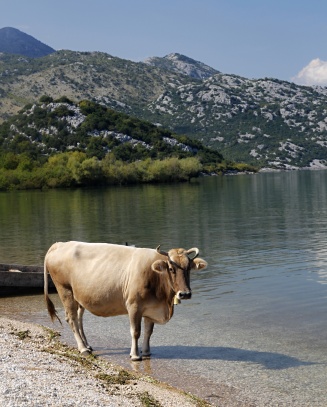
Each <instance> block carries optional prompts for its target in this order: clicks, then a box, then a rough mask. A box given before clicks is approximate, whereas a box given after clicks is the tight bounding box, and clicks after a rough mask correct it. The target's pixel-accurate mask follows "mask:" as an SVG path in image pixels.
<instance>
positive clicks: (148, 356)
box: [142, 352, 151, 359]
mask: <svg viewBox="0 0 327 407" xmlns="http://www.w3.org/2000/svg"><path fill="white" fill-rule="evenodd" d="M142 357H143V359H144V358H145V359H150V357H151V353H150V352H148V353H142Z"/></svg>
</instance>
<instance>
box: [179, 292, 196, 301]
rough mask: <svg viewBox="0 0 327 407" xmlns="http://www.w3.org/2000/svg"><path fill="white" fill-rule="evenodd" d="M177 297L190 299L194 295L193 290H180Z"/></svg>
mask: <svg viewBox="0 0 327 407" xmlns="http://www.w3.org/2000/svg"><path fill="white" fill-rule="evenodd" d="M176 297H177V298H178V299H179V300H189V299H190V298H191V297H192V292H191V291H178V293H177V294H176Z"/></svg>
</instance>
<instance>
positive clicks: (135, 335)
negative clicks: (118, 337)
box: [128, 308, 142, 361]
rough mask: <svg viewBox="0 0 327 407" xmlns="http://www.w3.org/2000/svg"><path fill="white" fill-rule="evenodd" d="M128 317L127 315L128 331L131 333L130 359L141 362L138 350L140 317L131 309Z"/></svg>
mask: <svg viewBox="0 0 327 407" xmlns="http://www.w3.org/2000/svg"><path fill="white" fill-rule="evenodd" d="M128 315H129V323H130V331H131V336H132V347H131V352H130V357H131V360H133V361H136V360H142V357H141V356H140V353H139V348H138V341H139V339H140V335H141V321H142V315H140V313H139V312H138V311H137V310H135V309H133V308H132V309H129V310H128Z"/></svg>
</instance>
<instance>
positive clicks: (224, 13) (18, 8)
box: [0, 0, 327, 85]
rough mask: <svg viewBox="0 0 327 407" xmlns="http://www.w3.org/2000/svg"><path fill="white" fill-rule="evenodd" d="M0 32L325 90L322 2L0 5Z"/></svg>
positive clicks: (325, 6)
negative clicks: (173, 58)
mask: <svg viewBox="0 0 327 407" xmlns="http://www.w3.org/2000/svg"><path fill="white" fill-rule="evenodd" d="M0 10H1V11H0V28H3V27H14V28H17V29H19V30H21V31H23V32H25V33H27V34H30V35H32V36H33V37H35V38H36V39H38V40H40V41H42V42H44V43H46V44H47V45H49V46H51V47H53V48H54V49H56V50H59V49H70V50H74V51H103V52H107V53H108V54H111V55H113V56H117V57H120V58H124V59H129V60H133V61H142V60H144V59H145V58H147V57H150V56H159V57H163V56H165V55H167V54H169V53H171V52H178V53H181V54H184V55H186V56H188V57H191V58H193V59H195V60H198V61H201V62H204V63H205V64H207V65H209V66H211V67H213V68H215V69H217V70H219V71H221V72H223V73H229V74H236V75H240V76H244V77H246V78H264V77H272V78H277V79H283V80H288V81H291V80H294V81H295V82H297V83H301V84H315V83H316V84H323V85H327V41H326V40H327V1H325V0H310V1H309V0H306V1H304V0H198V1H195V0H93V1H88V0H75V1H74V0H52V1H50V0H29V1H26V0H0Z"/></svg>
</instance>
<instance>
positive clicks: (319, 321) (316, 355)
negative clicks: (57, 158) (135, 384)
mask: <svg viewBox="0 0 327 407" xmlns="http://www.w3.org/2000/svg"><path fill="white" fill-rule="evenodd" d="M0 230H1V233H0V262H2V263H19V264H40V265H41V264H42V263H43V258H44V255H45V253H46V251H47V249H48V248H49V246H50V245H51V244H52V243H54V242H55V241H66V240H82V241H89V242H96V241H101V242H111V243H121V244H125V242H128V243H130V244H135V245H136V246H139V247H153V248H155V247H156V246H157V245H159V244H160V245H161V247H162V249H163V250H168V249H170V248H172V247H177V246H178V247H184V248H187V249H188V248H190V247H194V246H197V247H199V249H200V256H201V257H203V258H204V259H206V260H207V261H208V263H209V267H208V269H207V270H205V271H202V272H198V273H194V274H193V275H192V284H191V285H192V290H193V297H192V299H191V300H189V301H184V302H182V304H181V305H179V306H177V307H176V308H175V315H174V317H173V319H172V320H171V321H170V322H169V323H168V324H167V325H165V326H155V331H154V334H153V338H152V351H153V356H152V358H151V360H147V361H143V362H138V363H131V362H129V358H128V354H129V347H130V335H129V325H128V320H127V317H125V316H123V317H115V318H110V319H108V318H107V319H102V318H97V317H94V316H92V315H90V314H88V313H87V314H86V316H85V330H86V334H87V336H88V337H89V342H90V343H91V344H92V346H93V347H94V348H95V349H96V352H97V353H98V354H101V355H104V356H105V357H108V358H109V359H110V360H112V361H114V362H116V363H119V364H120V365H123V366H126V367H129V368H131V367H132V368H133V369H136V370H139V371H141V372H145V373H147V374H151V375H152V376H154V377H157V378H159V379H161V380H165V381H166V382H168V383H170V384H173V385H176V386H178V387H180V388H182V389H184V390H186V391H191V392H193V393H196V394H198V395H199V396H201V397H205V398H206V399H207V400H209V401H210V402H212V403H214V404H215V403H217V405H218V403H221V404H222V403H223V402H224V400H225V399H224V397H228V398H229V399H230V400H231V404H230V405H234V404H232V403H235V405H242V403H245V402H246V401H253V403H254V405H258V406H319V407H320V406H326V405H327V390H326V379H327V352H326V350H327V324H326V319H327V285H326V284H327V172H326V171H297V172H287V173H265V174H257V175H242V176H226V177H207V178H203V179H200V180H196V181H193V182H191V183H189V184H180V185H163V186H153V185H146V186H138V187H122V188H107V189H87V190H81V189H79V190H73V191H71V190H67V191H66V190H55V191H52V190H50V191H45V192H41V191H18V192H17V191H15V192H7V193H0ZM52 298H55V300H56V303H57V305H58V308H59V310H60V314H61V316H63V311H62V307H61V305H60V302H59V301H58V300H57V298H56V296H55V295H52ZM0 315H2V316H15V317H16V318H19V319H25V320H29V321H33V322H38V323H42V324H44V325H48V326H50V327H52V325H51V322H50V321H49V318H48V316H47V314H46V311H45V308H44V303H43V298H42V296H41V295H33V296H25V297H16V298H1V299H0ZM55 328H56V329H58V330H61V332H62V335H63V338H64V340H66V341H67V342H68V343H70V344H71V345H75V343H74V340H73V337H72V333H71V332H70V329H69V328H68V326H67V325H66V324H65V325H64V326H63V328H60V326H59V325H55ZM238 402H239V403H240V404H237V403H238Z"/></svg>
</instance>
